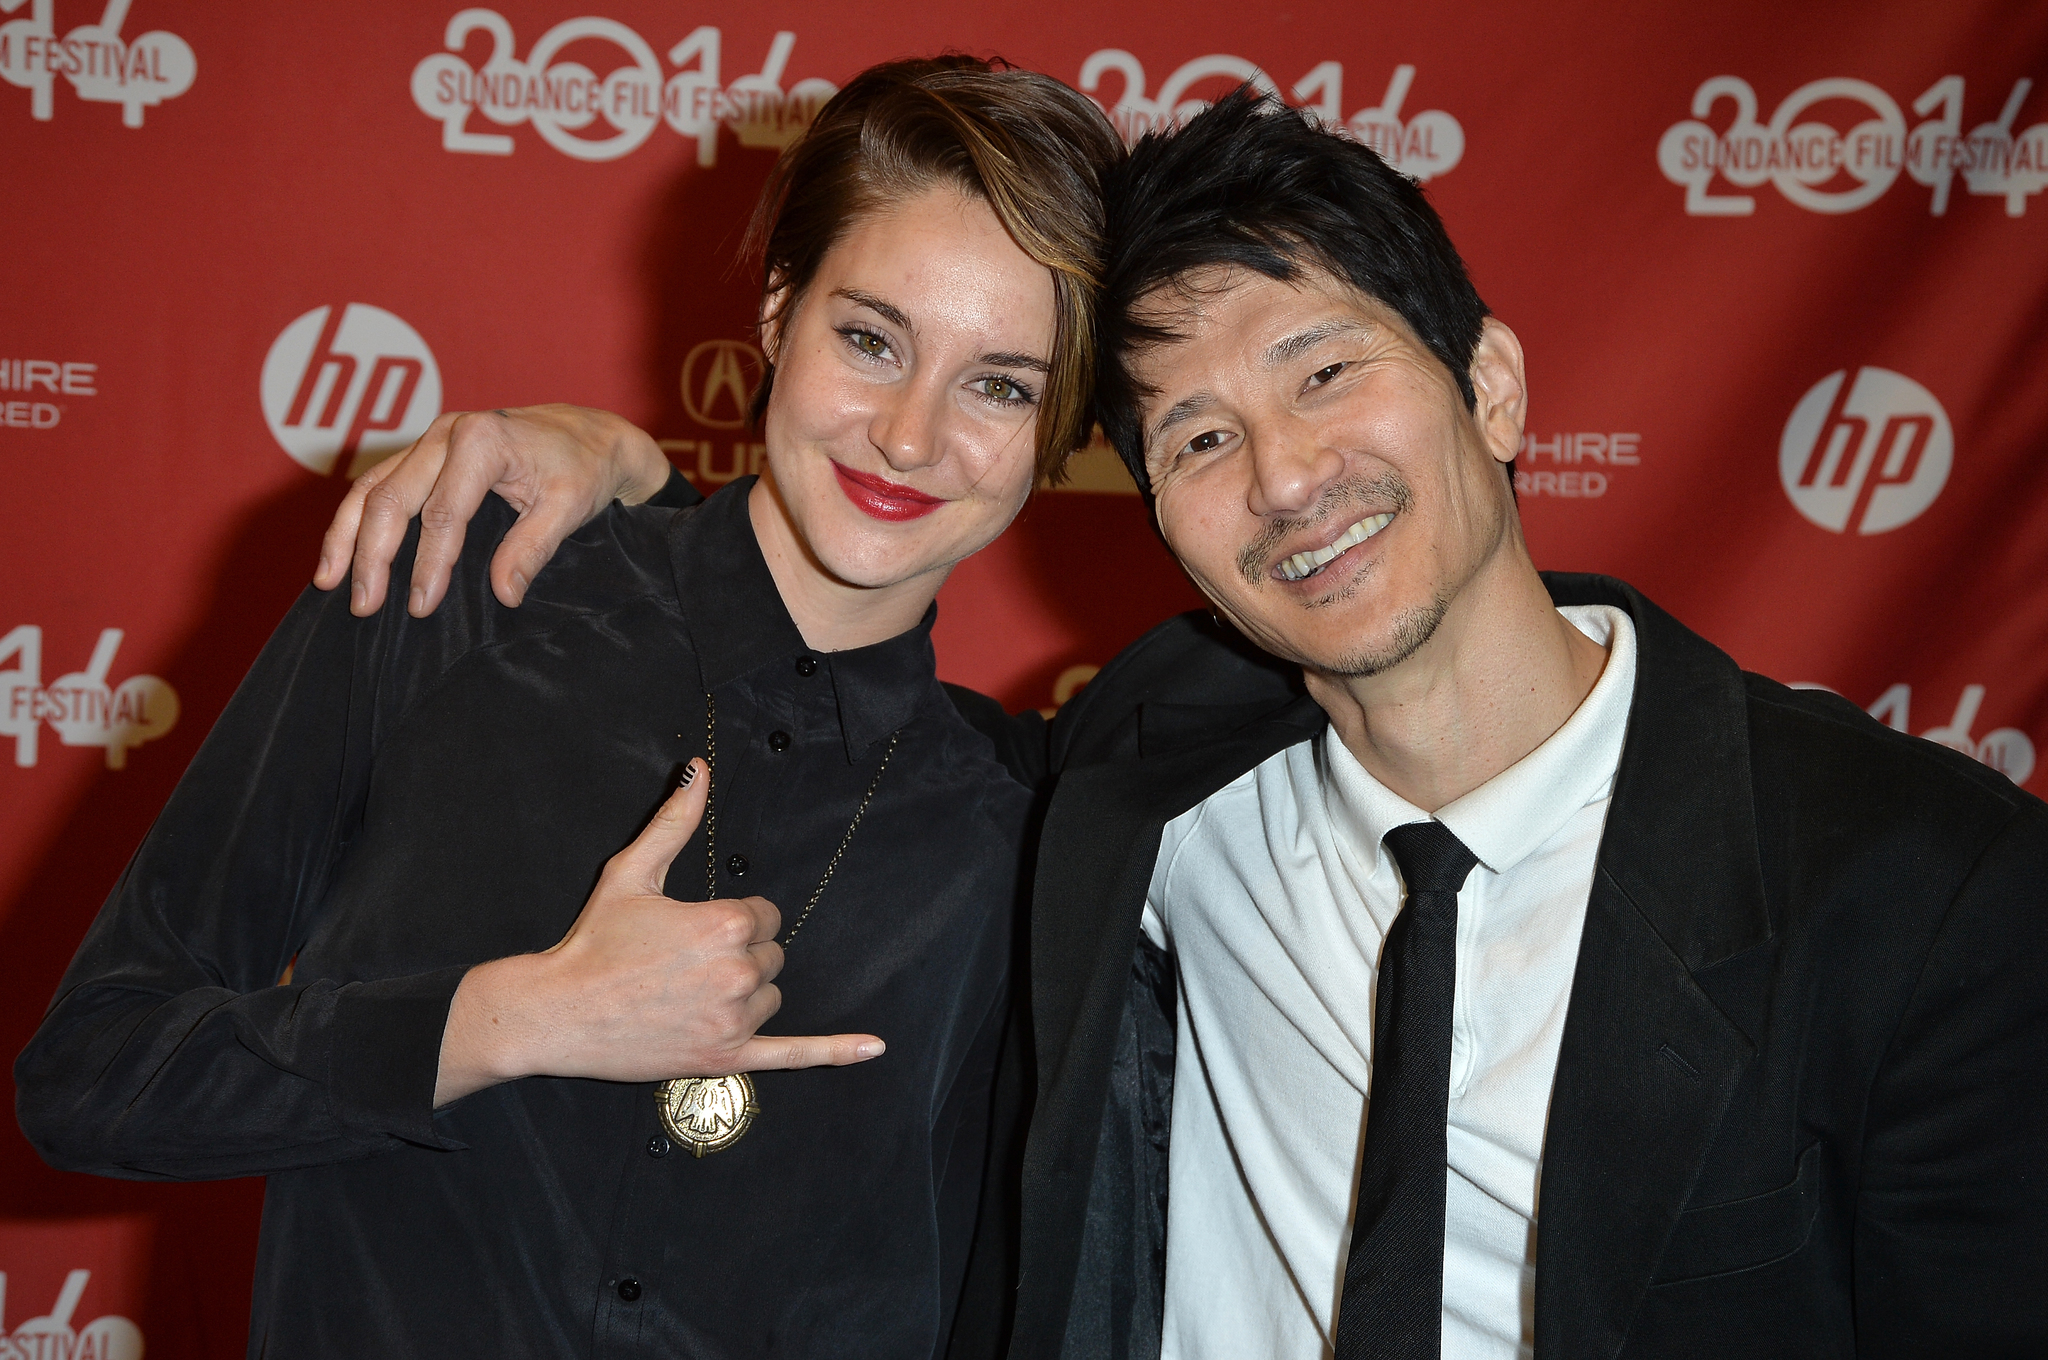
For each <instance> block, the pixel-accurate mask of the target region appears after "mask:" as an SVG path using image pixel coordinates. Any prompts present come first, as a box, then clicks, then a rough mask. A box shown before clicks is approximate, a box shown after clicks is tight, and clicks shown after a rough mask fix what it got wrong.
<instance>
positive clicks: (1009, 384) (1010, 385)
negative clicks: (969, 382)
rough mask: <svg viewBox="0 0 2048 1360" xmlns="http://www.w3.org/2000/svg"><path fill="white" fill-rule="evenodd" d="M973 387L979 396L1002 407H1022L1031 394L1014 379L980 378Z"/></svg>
mask: <svg viewBox="0 0 2048 1360" xmlns="http://www.w3.org/2000/svg"><path fill="white" fill-rule="evenodd" d="M974 385H975V387H977V388H978V389H980V391H981V395H983V396H984V397H987V398H988V399H989V400H991V401H994V402H996V403H998V404H1000V405H1003V406H1018V405H1023V404H1025V403H1027V402H1029V401H1030V400H1031V393H1030V392H1029V391H1027V390H1026V389H1025V387H1024V386H1023V384H1021V383H1019V382H1017V381H1016V379H1014V378H982V379H980V380H978V381H977V382H976V383H975V384H974Z"/></svg>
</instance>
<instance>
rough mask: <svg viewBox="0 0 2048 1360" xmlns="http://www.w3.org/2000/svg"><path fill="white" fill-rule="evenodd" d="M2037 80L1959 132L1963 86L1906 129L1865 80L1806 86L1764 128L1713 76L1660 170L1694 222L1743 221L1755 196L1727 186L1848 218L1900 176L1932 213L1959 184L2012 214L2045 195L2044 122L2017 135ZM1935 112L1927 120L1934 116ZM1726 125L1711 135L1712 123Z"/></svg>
mask: <svg viewBox="0 0 2048 1360" xmlns="http://www.w3.org/2000/svg"><path fill="white" fill-rule="evenodd" d="M2033 87H2034V82H2033V81H2032V80H2029V79H2025V78H2022V79H2020V80H2017V81H2015V82H2014V83H2013V87H2012V90H2011V92H2010V93H2009V94H2007V96H2006V98H2005V103H2004V106H2003V107H2002V108H2001V109H2000V110H1999V113H1998V116H1997V118H1995V119H1991V120H1987V121H1985V122H1981V123H1978V124H1977V125H1976V126H1974V127H1972V128H1970V129H1969V130H1968V131H1967V132H1966V131H1964V129H1963V108H1964V102H1965V101H1964V82H1963V78H1962V77H1961V76H1943V77H1942V78H1941V79H1940V80H1937V81H1936V82H1934V84H1932V85H1930V86H1928V87H1927V89H1926V90H1924V91H1922V92H1921V94H1920V96H1919V97H1918V98H1916V99H1915V100H1914V101H1913V112H1914V113H1915V114H1916V115H1919V116H1920V117H1922V118H1923V120H1924V121H1922V122H1919V123H1917V124H1915V125H1914V126H1913V127H1912V128H1911V129H1910V130H1909V129H1908V128H1907V126H1906V115H1905V113H1904V112H1903V111H1902V110H1901V109H1900V108H1899V105H1898V103H1897V102H1896V101H1895V100H1893V98H1892V97H1891V96H1890V95H1888V94H1886V93H1885V92H1884V91H1883V90H1881V89H1879V88H1878V87H1877V86H1875V85H1872V84H1871V83H1869V82H1868V81H1864V80H1851V79H1847V78H1845V77H1832V78H1829V79H1827V80H1816V81H1812V82H1810V83H1808V84H1805V85H1801V86H1800V87H1799V88H1798V89H1796V90H1794V91H1792V93H1791V94H1789V95H1787V96H1785V99H1784V101H1783V102H1782V103H1780V104H1779V105H1778V107H1777V108H1776V109H1775V110H1774V111H1773V112H1772V114H1771V116H1770V119H1769V121H1768V122H1760V121H1758V109H1759V105H1758V103H1757V97H1756V91H1755V90H1754V89H1752V88H1751V87H1750V84H1749V82H1748V81H1746V80H1743V79H1741V78H1740V77H1739V76H1715V77H1714V78H1713V79H1711V80H1708V81H1706V82H1705V83H1703V84H1702V85H1701V86H1700V87H1699V89H1697V90H1695V91H1694V92H1693V97H1692V117H1691V118H1689V119H1686V120H1685V121H1683V122H1678V123H1673V124H1672V125H1671V126H1670V127H1669V128H1667V129H1665V132H1664V136H1663V138H1662V139H1661V140H1660V141H1659V142H1658V143H1657V167H1658V169H1660V170H1662V171H1663V172H1664V178H1666V179H1668V180H1670V181H1671V182H1672V183H1673V184H1677V185H1680V186H1682V187H1683V188H1684V189H1685V211H1686V212H1687V213H1688V214H1690V215H1691V216H1694V217H1747V216H1748V215H1749V214H1751V213H1753V212H1755V211H1756V199H1755V197H1753V196H1752V195H1750V194H1746V193H1729V192H1725V191H1723V190H1720V189H1719V187H1718V186H1726V187H1727V188H1732V189H1755V188H1759V187H1761V186H1763V185H1765V184H1769V185H1771V186H1772V187H1773V188H1775V189H1776V190H1777V191H1778V192H1779V193H1780V194H1782V195H1784V197H1785V198H1787V199H1788V200H1790V201H1791V202H1792V203H1794V204H1796V205H1798V206H1799V207H1801V208H1805V209H1806V210H1807V211H1809V212H1817V213H1847V212H1855V211H1856V210H1857V209H1859V208H1865V207H1868V206H1869V205H1870V204H1872V203H1875V202H1876V201H1877V200H1878V199H1879V198H1880V197H1882V196H1883V195H1884V193H1885V192H1886V191H1887V190H1888V189H1890V188H1891V187H1892V185H1893V184H1894V183H1896V182H1897V181H1898V178H1899V176H1900V175H1901V174H1904V175H1906V176H1908V177H1909V178H1911V179H1912V180H1914V181H1915V182H1916V183H1919V184H1923V185H1925V186H1927V188H1928V189H1929V190H1931V194H1930V197H1929V200H1928V211H1929V212H1931V213H1932V214H1933V215H1934V216H1936V217H1940V216H1942V215H1943V214H1945V213H1946V212H1947V211H1948V205H1949V200H1950V197H1951V195H1952V193H1953V191H1954V189H1955V183H1956V179H1957V177H1958V176H1960V177H1961V178H1962V182H1963V186H1964V187H1965V188H1966V189H1967V190H1968V191H1969V192H1970V193H1971V194H1975V195H1979V196H1982V197H1987V198H2002V199H2004V200H2005V212H2006V215H2007V216H2008V217H2020V216H2023V215H2025V213H2026V211H2027V200H2028V199H2029V198H2030V197H2032V196H2033V195H2035V194H2038V193H2040V192H2041V190H2042V189H2043V188H2044V187H2048V123H2036V124H2034V125H2033V126H2031V127H2028V128H2026V129H2024V130H2021V131H2014V125H2015V123H2016V122H2017V121H2018V119H2019V113H2020V108H2021V107H2022V106H2023V105H2024V104H2025V103H2026V101H2027V96H2028V94H2029V92H2031V91H2032V89H2033ZM1929 115H1932V116H1929ZM1708 118H1716V119H1719V118H1726V119H1727V120H1728V121H1727V125H1726V127H1725V128H1724V129H1723V130H1721V131H1716V130H1715V129H1714V127H1713V126H1711V125H1710V124H1708V123H1707V122H1705V121H1702V120H1705V119H1708Z"/></svg>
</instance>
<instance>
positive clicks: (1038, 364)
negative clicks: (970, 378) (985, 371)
mask: <svg viewBox="0 0 2048 1360" xmlns="http://www.w3.org/2000/svg"><path fill="white" fill-rule="evenodd" d="M975 362H977V363H983V364H987V365H988V366H989V367H990V368H1028V369H1030V370H1031V371H1032V372H1033V373H1050V372H1052V365H1051V364H1049V363H1047V362H1046V361H1045V360H1043V359H1041V358H1039V357H1038V356H1037V355H1035V354H1025V353H1023V352H1022V351H1019V350H1007V349H1004V350H997V351H996V352H995V353H993V354H984V355H982V356H981V358H980V359H978V360H976V361H975Z"/></svg>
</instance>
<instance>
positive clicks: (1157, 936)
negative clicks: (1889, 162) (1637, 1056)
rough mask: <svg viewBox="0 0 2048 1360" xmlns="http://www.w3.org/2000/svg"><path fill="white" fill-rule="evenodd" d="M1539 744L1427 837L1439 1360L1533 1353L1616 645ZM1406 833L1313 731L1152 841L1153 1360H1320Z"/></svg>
mask: <svg viewBox="0 0 2048 1360" xmlns="http://www.w3.org/2000/svg"><path fill="white" fill-rule="evenodd" d="M1559 612H1560V613H1561V614H1563V615H1564V616H1565V617H1566V618H1567V619H1568V620H1570V621H1571V622H1572V623H1573V624H1574V625H1575V626H1577V627H1578V629H1579V630H1580V631H1581V632H1583V633H1585V634H1586V635H1587V636H1588V637H1591V638H1592V639H1593V640H1594V641H1596V642H1599V643H1602V644H1604V645H1605V646H1606V647H1607V648H1608V658H1607V663H1606V666H1605V668H1604V669H1603V670H1602V671H1601V674H1600V679H1599V681H1598V682H1597V683H1596V684H1595V685H1594V686H1593V690H1592V692H1591V693H1590V694H1588V695H1587V696H1586V699H1585V702H1584V703H1582V704H1580V706H1579V708H1578V710H1577V711H1576V712H1575V713H1573V714H1572V716H1571V717H1570V718H1569V719H1568V720H1567V721H1566V722H1565V724H1564V726H1562V727H1560V728H1559V729H1558V730H1557V731H1556V732H1555V733H1553V734H1552V735H1551V737H1550V738H1549V740H1547V741H1545V742H1544V743H1543V744H1542V745H1541V746H1539V747H1537V748H1536V749H1535V750H1534V751H1532V752H1530V753H1529V754H1528V755H1527V756H1525V757H1523V758H1522V759H1521V760H1520V761H1518V762H1516V763H1515V764H1514V765H1512V766H1510V767H1509V768H1508V769H1506V770H1503V771H1502V772H1501V773H1500V774H1498V775H1496V776H1494V777H1493V778H1492V779H1490V780H1488V781H1487V782H1486V783H1485V784H1482V785H1481V786H1480V787H1478V788H1476V789H1474V790H1473V791H1472V792H1470V793H1468V794H1466V795H1465V796H1464V797H1462V798H1460V799H1458V800H1457V801H1456V802H1454V803H1451V804H1449V805H1448V806H1446V807H1444V808H1442V809H1441V810H1439V811H1438V813H1437V814H1436V816H1437V820H1438V821H1441V822H1442V823H1443V824H1444V825H1445V826H1447V827H1449V828H1450V829H1451V831H1452V832H1453V833H1455V834H1456V835H1457V837H1458V838H1459V839H1460V840H1462V841H1464V843H1465V844H1466V845H1467V846H1469V847H1470V848H1471V850H1472V853H1473V854H1475V855H1477V856H1478V858H1479V864H1478V866H1477V867H1476V868H1474V869H1473V871H1472V873H1471V875H1470V876H1469V877H1468V878H1467V879H1466V880H1465V886H1464V888H1463V889H1462V890H1461V891H1460V892H1459V893H1458V965H1457V968H1458V972H1457V985H1456V992H1455V997H1456V999H1455V1001H1454V1003H1453V1012H1452V1022H1451V1026H1452V1027H1451V1092H1450V1114H1449V1160H1450V1167H1449V1172H1448V1180H1447V1185H1446V1195H1445V1206H1444V1243H1445V1246H1444V1320H1443V1354H1444V1356H1445V1357H1446V1358H1447V1360H1465V1358H1466V1357H1487V1358H1488V1360H1492V1358H1493V1357H1502V1358H1503V1360H1505V1358H1506V1357H1516V1356H1528V1355H1530V1354H1531V1353H1532V1350H1533V1339H1534V1337H1533V1332H1534V1328H1533V1323H1534V1297H1535V1278H1536V1200H1537V1182H1538V1173H1539V1170H1540V1166H1541V1160H1542V1152H1543V1130H1544V1123H1545V1120H1546V1117H1547V1114H1548V1110H1549V1103H1550V1088H1551V1082H1552V1079H1553V1078H1554V1077H1555V1075H1556V1071H1557V1051H1558V1042H1559V1040H1560V1039H1561V1038H1562V1036H1563V1032H1564V1019H1565V1007H1566V1004H1567V1002H1568V1000H1569V998H1570V995H1571V985H1572V974H1573V971H1574V969H1575V968H1576V966H1577V959H1578V948H1579V933H1580V931H1581V929H1582V928H1583V927H1584V925H1585V919H1586V899H1587V895H1588V893H1589V892H1590V891H1591V889H1592V883H1593V868H1594V860H1595V857H1596V855H1597V854H1598V852H1599V848H1600V834H1601V830H1602V828H1603V826H1604V825H1605V822H1606V818H1607V804H1608V799H1609V797H1610V795H1611V793H1612V791H1613V787H1614V774H1615V770H1616V769H1617V767H1618V766H1619V764H1620V760H1621V746H1622V738H1623V736H1624V733H1625V730H1626V728H1627V725H1628V712H1629V701H1630V697H1631V694H1632V692H1633V690H1634V687H1635V630H1634V627H1633V625H1632V624H1631V623H1630V621H1629V617H1628V615H1627V614H1626V613H1624V612H1622V611H1621V610H1619V609H1614V608H1610V607H1607V606H1604V605H1595V606H1567V607H1565V608H1563V609H1561V610H1559ZM1428 819H1429V816H1428V814H1427V813H1425V812H1423V811H1421V810H1420V809H1418V808H1416V807H1414V806H1413V805H1411V804H1410V803H1408V802H1407V801H1405V800H1404V799H1402V798H1400V797H1399V796H1397V795H1396V794H1394V793H1393V792H1391V791H1390V790H1388V789H1387V788H1386V786H1385V785H1383V784H1381V783H1380V782H1379V781H1378V780H1376V779H1374V778H1373V777H1372V776H1371V775H1370V774H1368V773H1366V771H1365V768H1364V767H1363V766H1361V765H1360V764H1359V763H1358V761H1357V759H1356V758H1355V757H1354V756H1353V755H1352V754H1351V752H1350V751H1349V750H1347V749H1346V748H1345V746H1344V744H1343V743H1342V742H1341V741H1339V740H1338V739H1337V737H1336V733H1335V730H1334V729H1326V730H1325V732H1324V734H1323V736H1322V737H1321V738H1319V739H1317V740H1313V741H1305V742H1302V743H1300V744H1299V745H1296V746H1292V747H1289V748H1288V749H1287V750H1284V751H1281V752H1280V753H1278V754H1277V755H1274V756H1273V757H1271V758H1270V759H1268V760H1266V761H1265V762H1264V763H1263V764H1261V765H1259V766H1258V767H1257V768H1256V769H1253V770H1251V771H1249V772H1247V773H1246V774H1244V775H1243V776H1241V777H1240V778H1238V779H1237V780H1236V781H1235V782H1234V783H1232V784H1230V785H1229V786H1228V787H1226V788H1224V789H1221V790H1219V791H1218V792H1217V793H1215V794H1214V795H1212V796H1211V797H1209V798H1207V799H1205V800H1204V801H1203V802H1202V803H1200V804H1199V805H1197V806H1196V807H1194V808H1193V809H1191V810H1189V811H1188V812H1186V813H1184V814H1183V815H1181V816H1180V817H1177V818H1175V819H1174V820H1173V821H1172V822H1170V823H1169V824H1168V825H1167V827H1166V831H1165V834H1164V835H1163V836H1162V837H1161V838H1160V847H1159V859H1158V862H1157V865H1156V867H1155V869H1154V871H1153V877H1152V886H1151V891H1150V893H1149V894H1148V898H1147V902H1146V908H1145V917H1144V928H1145V931H1146V933H1147V935H1149V936H1150V937H1151V938H1152V939H1153V940H1154V942H1156V943H1158V944H1160V945H1162V946H1164V947H1166V948H1168V949H1170V950H1171V951H1172V952H1173V954H1174V957H1175V960H1176V965H1177V967H1178V970H1179V977H1180V1001H1179V1016H1178V1030H1179V1049H1178V1058H1177V1061H1176V1063H1175V1077H1174V1089H1173V1135H1172V1142H1171V1152H1170V1154H1169V1159H1168V1168H1169V1169H1168V1198H1167V1238H1166V1323H1165V1346H1164V1352H1163V1354H1164V1358H1165V1360H1243V1357H1246V1356H1287V1357H1296V1356H1301V1357H1308V1356H1316V1355H1328V1354H1329V1353H1330V1345H1331V1340H1332V1338H1333V1336H1334V1326H1333V1324H1334V1320H1335V1316H1336V1312H1337V1304H1338V1296H1339V1294H1340V1293H1341V1290H1342V1285H1343V1281H1344V1262H1345V1255H1346V1252H1347V1251H1348V1249H1349V1246H1350V1240H1351V1221H1350V1220H1351V1208H1352V1196H1353V1191H1354V1187H1355V1185H1356V1183H1357V1175H1358V1161H1359V1153H1360V1151H1361V1149H1362V1146H1363V1140H1364V1128H1365V1106H1366V1093H1367V1092H1368V1091H1369V1090H1370V1089H1371V1082H1372V1063H1371V1054H1372V1017H1373V980H1374V974H1375V969H1376V965H1377V962H1378V959H1379V954H1380V948H1381V945H1382V943H1383V942H1384V940H1385V937H1386V931H1387V928H1388V927H1389V926H1390V925H1392V924H1393V920H1394V917H1395V915H1396V914H1397V913H1398V912H1399V910H1400V907H1401V876H1400V871H1399V869H1398V868H1397V867H1396V865H1395V863H1394V859H1393V856H1392V855H1391V854H1390V853H1389V852H1388V851H1387V850H1386V848H1385V847H1384V846H1383V845H1382V844H1381V843H1380V838H1381V837H1382V836H1384V835H1385V834H1386V833H1387V832H1388V831H1389V830H1391V829H1392V828H1394V827H1396V826H1401V825H1405V824H1406V823H1409V822H1419V821H1427V820H1428Z"/></svg>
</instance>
